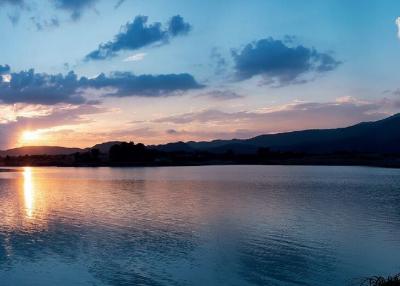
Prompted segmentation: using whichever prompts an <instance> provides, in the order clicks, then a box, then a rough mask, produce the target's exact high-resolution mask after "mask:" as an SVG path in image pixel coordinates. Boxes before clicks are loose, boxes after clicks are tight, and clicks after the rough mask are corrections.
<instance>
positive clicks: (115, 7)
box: [114, 0, 125, 9]
mask: <svg viewBox="0 0 400 286" xmlns="http://www.w3.org/2000/svg"><path fill="white" fill-rule="evenodd" d="M124 2H125V0H118V2H117V3H116V4H115V6H114V9H118V8H119V7H121V5H122V4H124Z"/></svg>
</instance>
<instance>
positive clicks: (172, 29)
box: [168, 15, 192, 37]
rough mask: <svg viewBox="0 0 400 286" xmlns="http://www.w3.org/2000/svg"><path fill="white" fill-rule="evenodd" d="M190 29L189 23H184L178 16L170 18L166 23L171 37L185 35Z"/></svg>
mask: <svg viewBox="0 0 400 286" xmlns="http://www.w3.org/2000/svg"><path fill="white" fill-rule="evenodd" d="M191 29H192V26H191V25H190V24H189V23H186V22H185V21H184V20H183V18H182V17H181V16H180V15H176V16H174V17H172V18H171V19H170V20H169V22H168V32H169V34H170V35H171V36H172V37H176V36H179V35H186V34H188V33H189V31H190V30H191Z"/></svg>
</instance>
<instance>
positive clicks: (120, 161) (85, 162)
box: [0, 142, 400, 167]
mask: <svg viewBox="0 0 400 286" xmlns="http://www.w3.org/2000/svg"><path fill="white" fill-rule="evenodd" d="M217 164H226V165H229V164H242V165H245V164H248V165H257V164H258V165H364V166H382V167H400V154H397V153H396V154H394V153H392V154H376V153H352V152H333V153H327V154H311V153H305V152H292V151H272V150H271V149H269V148H266V147H260V148H258V149H257V150H256V151H255V152H254V153H240V152H237V151H236V152H235V151H234V150H231V149H228V150H227V151H224V152H211V151H201V150H200V151H198V150H194V151H179V150H174V151H162V150H160V149H158V148H156V147H155V146H145V145H144V144H141V143H138V144H135V143H133V142H129V143H127V142H120V143H116V144H114V145H112V146H111V147H110V148H109V151H108V152H106V153H104V152H101V151H100V150H99V149H97V148H92V149H87V150H84V151H82V152H75V153H73V154H69V155H24V156H5V157H1V158H0V165H2V166H186V165H217Z"/></svg>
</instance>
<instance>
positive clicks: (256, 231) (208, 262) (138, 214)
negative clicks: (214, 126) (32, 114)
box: [0, 166, 400, 286]
mask: <svg viewBox="0 0 400 286" xmlns="http://www.w3.org/2000/svg"><path fill="white" fill-rule="evenodd" d="M0 206H1V208H0V218H1V223H0V281H1V282H0V284H1V285H13V286H20V285H29V286H30V285H44V286H47V285H61V286H63V285H91V286H93V285H154V286H158V285H160V286H161V285H199V286H200V285H201V286H202V285H238V286H242V285H243V286H246V285H347V284H348V283H349V282H352V281H353V280H352V279H354V278H358V277H363V276H366V275H374V274H382V275H387V274H393V273H397V272H400V257H399V255H398V253H400V170H394V169H379V168H363V167H296V166H204V167H166V168H24V169H23V170H22V172H13V173H0Z"/></svg>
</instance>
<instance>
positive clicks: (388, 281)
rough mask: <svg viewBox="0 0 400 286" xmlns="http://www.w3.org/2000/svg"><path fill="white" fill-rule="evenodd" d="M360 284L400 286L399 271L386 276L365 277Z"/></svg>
mask: <svg viewBox="0 0 400 286" xmlns="http://www.w3.org/2000/svg"><path fill="white" fill-rule="evenodd" d="M361 286H400V273H399V274H397V275H395V276H389V277H387V278H385V277H382V276H374V277H371V278H367V279H365V280H364V281H363V282H362V283H361Z"/></svg>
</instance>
